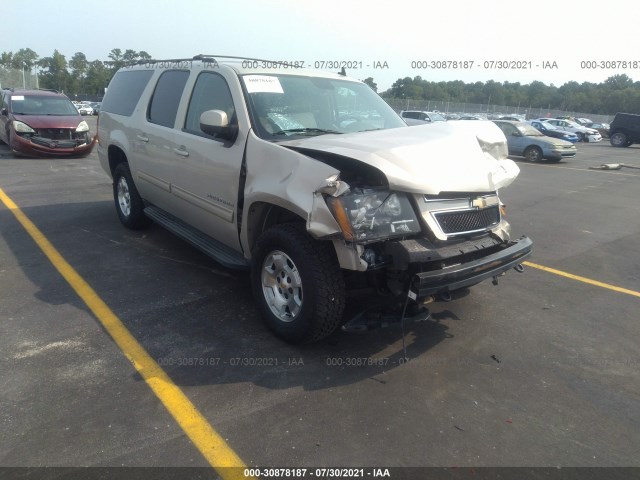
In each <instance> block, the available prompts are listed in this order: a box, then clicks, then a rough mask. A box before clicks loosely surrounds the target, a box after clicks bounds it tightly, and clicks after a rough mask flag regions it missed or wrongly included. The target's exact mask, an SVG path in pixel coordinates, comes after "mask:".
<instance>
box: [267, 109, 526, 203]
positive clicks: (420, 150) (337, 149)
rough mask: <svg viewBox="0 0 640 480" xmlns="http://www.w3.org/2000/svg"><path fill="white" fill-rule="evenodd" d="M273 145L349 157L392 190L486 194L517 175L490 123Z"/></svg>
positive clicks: (446, 124)
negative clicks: (374, 171)
mask: <svg viewBox="0 0 640 480" xmlns="http://www.w3.org/2000/svg"><path fill="white" fill-rule="evenodd" d="M279 145H282V146H285V147H291V148H293V149H295V150H298V151H300V152H301V153H304V151H305V150H310V151H319V152H328V153H332V154H336V155H341V156H343V157H350V158H354V159H356V160H359V161H361V162H364V163H367V164H369V165H372V166H374V167H376V168H378V169H379V170H381V171H382V172H383V173H384V174H385V175H386V177H387V180H388V182H389V186H390V188H391V189H392V190H398V191H405V192H412V193H427V194H433V195H436V194H438V193H440V192H490V191H494V190H497V189H499V188H502V187H505V186H507V185H509V184H510V183H511V182H513V180H514V179H515V178H516V177H517V176H518V173H519V172H520V169H519V168H518V166H517V165H516V164H515V163H514V162H513V161H512V160H509V159H507V158H506V155H507V148H506V139H505V136H504V134H503V133H502V131H501V130H500V129H499V128H498V127H497V126H496V125H495V124H494V123H492V122H483V121H480V122H466V121H452V122H437V123H433V124H426V125H418V126H413V127H406V128H404V127H401V128H393V129H387V130H376V131H371V132H359V133H349V134H343V135H321V136H317V137H310V138H302V139H296V140H289V141H284V142H280V143H279Z"/></svg>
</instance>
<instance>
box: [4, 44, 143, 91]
mask: <svg viewBox="0 0 640 480" xmlns="http://www.w3.org/2000/svg"><path fill="white" fill-rule="evenodd" d="M107 57H108V59H107V60H89V59H88V58H87V56H86V55H85V54H84V53H82V52H76V53H74V54H73V56H72V57H71V59H69V60H67V58H66V57H65V56H64V55H63V54H62V53H60V52H59V51H58V50H54V51H53V54H52V55H51V56H50V57H40V56H39V55H38V54H37V53H36V52H34V51H33V50H31V49H30V48H22V49H20V50H18V51H17V52H2V53H0V73H3V72H2V71H3V70H4V71H5V73H7V71H10V70H13V72H14V75H13V76H12V77H11V78H12V80H13V83H15V85H4V84H3V87H5V86H7V87H9V86H13V87H15V86H22V77H21V76H19V75H18V76H16V75H15V72H16V71H18V72H20V71H22V72H26V73H27V74H30V73H31V72H32V71H35V72H36V75H37V78H38V87H39V88H50V89H54V90H58V91H61V92H64V93H66V94H67V95H70V96H74V95H92V96H102V95H104V89H105V87H106V86H107V85H109V82H110V81H111V77H113V75H114V74H115V73H116V71H118V69H119V68H120V67H123V66H125V65H130V64H131V63H134V62H137V61H140V60H150V59H151V58H152V57H151V55H149V54H148V53H147V52H145V51H144V50H141V51H139V52H136V51H135V50H130V49H128V50H124V51H122V50H121V49H119V48H114V49H112V50H111V51H110V52H109V55H108V56H107ZM5 76H7V75H5ZM17 77H18V78H17ZM31 83H32V82H31ZM31 86H34V85H31Z"/></svg>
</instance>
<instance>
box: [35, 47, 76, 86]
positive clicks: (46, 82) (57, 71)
mask: <svg viewBox="0 0 640 480" xmlns="http://www.w3.org/2000/svg"><path fill="white" fill-rule="evenodd" d="M38 66H40V67H41V68H42V70H43V71H42V73H41V75H40V86H41V87H43V88H53V89H55V90H59V91H61V92H65V91H66V92H68V93H71V92H69V87H71V76H70V75H69V72H68V71H67V59H66V58H65V56H64V55H62V54H61V53H60V52H59V51H58V50H54V51H53V55H51V56H50V57H44V58H42V59H41V60H39V61H38Z"/></svg>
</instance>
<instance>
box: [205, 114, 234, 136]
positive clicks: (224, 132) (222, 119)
mask: <svg viewBox="0 0 640 480" xmlns="http://www.w3.org/2000/svg"><path fill="white" fill-rule="evenodd" d="M200 130H202V131H203V132H204V133H206V134H207V135H211V136H214V137H218V138H221V139H223V140H227V141H229V142H233V141H234V140H235V139H236V137H237V136H238V126H237V125H230V124H229V118H228V117H227V112H224V111H222V110H207V111H205V112H202V115H200Z"/></svg>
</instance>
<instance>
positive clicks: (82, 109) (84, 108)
mask: <svg viewBox="0 0 640 480" xmlns="http://www.w3.org/2000/svg"><path fill="white" fill-rule="evenodd" d="M76 108H77V109H78V113H80V115H93V107H92V106H91V105H86V104H76Z"/></svg>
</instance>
